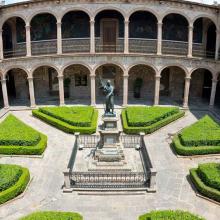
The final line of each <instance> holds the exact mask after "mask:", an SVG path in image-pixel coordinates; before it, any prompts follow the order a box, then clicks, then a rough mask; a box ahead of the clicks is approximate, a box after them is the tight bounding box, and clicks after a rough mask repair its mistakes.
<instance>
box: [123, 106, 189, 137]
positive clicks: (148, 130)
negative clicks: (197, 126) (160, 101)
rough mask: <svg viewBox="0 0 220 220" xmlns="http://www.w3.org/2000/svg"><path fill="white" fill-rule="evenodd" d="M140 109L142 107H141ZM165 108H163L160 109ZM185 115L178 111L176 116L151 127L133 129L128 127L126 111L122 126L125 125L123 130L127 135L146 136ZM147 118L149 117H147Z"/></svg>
mask: <svg viewBox="0 0 220 220" xmlns="http://www.w3.org/2000/svg"><path fill="white" fill-rule="evenodd" d="M139 108H140V107H139ZM160 108H163V107H160ZM184 114H185V112H184V111H180V110H179V111H178V112H177V113H175V114H172V115H170V116H168V117H165V118H163V119H162V120H160V121H158V122H156V123H154V124H151V125H150V126H140V127H132V126H129V125H128V122H127V116H126V109H125V110H123V111H122V115H121V116H122V125H123V130H124V132H125V133H127V134H139V133H140V132H144V133H146V134H150V133H153V132H154V131H156V130H158V129H160V128H162V127H164V126H166V125H167V124H169V123H171V122H173V121H175V120H177V119H178V118H181V117H183V116H184ZM146 117H147V115H146Z"/></svg>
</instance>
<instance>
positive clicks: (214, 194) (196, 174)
mask: <svg viewBox="0 0 220 220" xmlns="http://www.w3.org/2000/svg"><path fill="white" fill-rule="evenodd" d="M190 178H191V180H192V182H193V184H194V186H195V187H196V189H197V190H198V192H200V193H201V194H202V195H204V196H207V197H208V198H210V199H213V200H215V201H217V202H220V163H206V164H200V165H199V166H198V168H197V169H191V170H190Z"/></svg>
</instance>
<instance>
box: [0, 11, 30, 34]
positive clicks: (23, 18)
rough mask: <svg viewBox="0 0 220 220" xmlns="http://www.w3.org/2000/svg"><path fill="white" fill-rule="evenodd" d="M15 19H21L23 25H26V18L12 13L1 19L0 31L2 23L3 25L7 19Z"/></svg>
mask: <svg viewBox="0 0 220 220" xmlns="http://www.w3.org/2000/svg"><path fill="white" fill-rule="evenodd" d="M15 17H17V18H21V19H22V20H23V21H24V23H25V24H26V23H27V18H26V17H25V16H24V15H21V14H17V13H15V14H14V13H13V14H10V15H7V16H5V17H4V19H3V20H2V21H1V23H0V30H2V28H3V25H4V23H5V22H6V21H7V20H9V19H11V18H15Z"/></svg>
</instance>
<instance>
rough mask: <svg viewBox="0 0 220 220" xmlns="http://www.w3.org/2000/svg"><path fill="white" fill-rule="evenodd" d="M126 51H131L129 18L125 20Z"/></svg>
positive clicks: (126, 52)
mask: <svg viewBox="0 0 220 220" xmlns="http://www.w3.org/2000/svg"><path fill="white" fill-rule="evenodd" d="M124 23H125V38H124V53H125V54H128V53H129V20H127V19H126V20H125V22H124Z"/></svg>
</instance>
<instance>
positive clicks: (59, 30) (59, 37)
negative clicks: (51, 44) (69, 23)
mask: <svg viewBox="0 0 220 220" xmlns="http://www.w3.org/2000/svg"><path fill="white" fill-rule="evenodd" d="M61 26H62V23H61V21H58V22H57V54H62V28H61Z"/></svg>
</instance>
